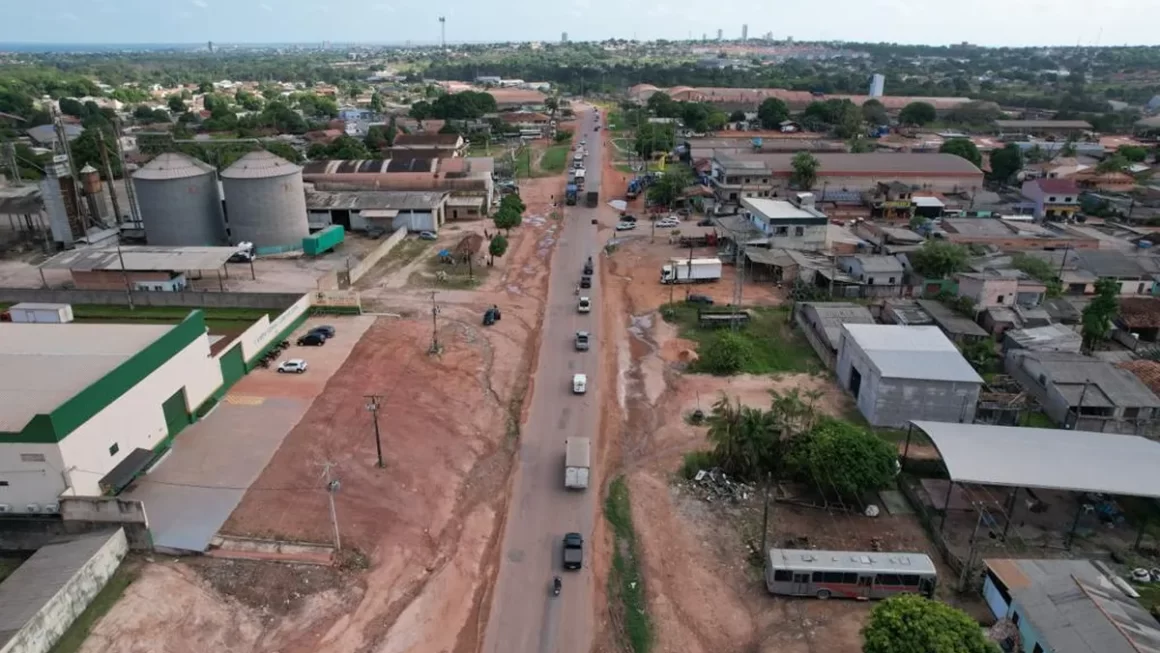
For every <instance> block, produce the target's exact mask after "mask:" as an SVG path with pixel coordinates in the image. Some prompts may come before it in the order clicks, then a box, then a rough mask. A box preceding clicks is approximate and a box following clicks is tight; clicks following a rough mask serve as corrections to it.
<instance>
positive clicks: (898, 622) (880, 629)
mask: <svg viewBox="0 0 1160 653" xmlns="http://www.w3.org/2000/svg"><path fill="white" fill-rule="evenodd" d="M862 639H863V643H862V653H999V647H998V646H996V645H995V644H994V643H993V642H990V641H988V640H987V638H986V637H984V636H983V629H982V628H981V627H980V626H979V624H978V623H976V622H975V621H974V620H973V619H971V618H970V616H968V615H967V613H965V612H963V611H962V610H958V609H956V608H953V607H951V606H949V605H947V604H945V603H940V602H938V601H932V600H930V599H927V598H923V597H921V596H919V595H917V594H899V595H897V596H892V597H890V598H888V599H886V600H885V601H882V602H880V603H879V604H878V605H876V606H874V609H873V610H872V611H871V612H870V620H869V621H868V622H867V623H866V626H865V627H863V628H862Z"/></svg>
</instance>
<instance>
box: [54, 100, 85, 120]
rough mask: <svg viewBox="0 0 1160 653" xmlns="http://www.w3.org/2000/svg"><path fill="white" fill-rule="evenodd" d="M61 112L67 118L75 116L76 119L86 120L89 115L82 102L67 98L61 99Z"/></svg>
mask: <svg viewBox="0 0 1160 653" xmlns="http://www.w3.org/2000/svg"><path fill="white" fill-rule="evenodd" d="M59 104H60V112H61V113H63V114H64V115H66V116H73V117H76V118H84V117H86V116H88V115H89V112H88V110H87V109H86V108H85V105H84V104H83V103H81V101H80V100H77V99H74V98H71V97H65V98H61V99H60V102H59Z"/></svg>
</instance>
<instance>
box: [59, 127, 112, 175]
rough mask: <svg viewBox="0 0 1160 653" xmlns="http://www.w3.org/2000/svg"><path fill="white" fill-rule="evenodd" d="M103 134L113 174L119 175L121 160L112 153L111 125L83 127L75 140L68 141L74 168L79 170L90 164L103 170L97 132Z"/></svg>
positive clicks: (99, 140)
mask: <svg viewBox="0 0 1160 653" xmlns="http://www.w3.org/2000/svg"><path fill="white" fill-rule="evenodd" d="M102 133H103V135H104V144H105V147H107V148H110V149H109V165H110V166H111V167H112V168H113V176H114V177H120V176H121V160H120V159H119V158H118V157H116V156H113V155H112V147H113V139H114V138H116V136H114V135H113V129H112V127H111V126H107V127H103V128H102V127H96V128H91V129H85V131H84V132H82V133H81V135H80V136H78V137H77V138H76V139H75V140H73V141H72V142H71V143H69V150H71V151H72V157H73V163H74V164H75V165H76V169H77V170H80V169H81V168H83V167H85V166H86V165H91V166H93V167H94V168H96V169H97V170H101V171H102V172H103V171H104V169H105V168H104V165H105V164H104V161H103V159H102V157H101V139H100V137H99V136H98V134H102ZM102 176H103V174H102Z"/></svg>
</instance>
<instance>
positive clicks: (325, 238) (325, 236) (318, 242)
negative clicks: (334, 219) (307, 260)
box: [302, 224, 346, 256]
mask: <svg viewBox="0 0 1160 653" xmlns="http://www.w3.org/2000/svg"><path fill="white" fill-rule="evenodd" d="M345 239H346V230H345V229H343V228H342V225H340V224H336V225H331V226H329V227H327V228H325V229H323V230H322V231H319V232H316V233H312V234H310V235H309V236H307V237H305V238H303V239H302V251H304V252H306V253H307V254H309V255H310V256H320V255H322V254H325V253H326V252H329V251H330V250H332V249H334V248H335V247H338V246H339V245H341V244H342V241H343V240H345Z"/></svg>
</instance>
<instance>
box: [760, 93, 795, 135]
mask: <svg viewBox="0 0 1160 653" xmlns="http://www.w3.org/2000/svg"><path fill="white" fill-rule="evenodd" d="M757 120H758V121H759V122H761V126H762V127H763V128H764V129H776V128H777V126H778V125H780V124H781V123H782V122H785V121H786V120H789V105H787V104H786V103H785V102H784V101H782V100H780V99H778V98H775V97H771V98H766V99H765V100H763V101H762V103H761V105H760V106H758V107H757Z"/></svg>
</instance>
